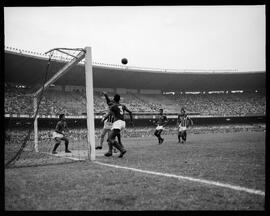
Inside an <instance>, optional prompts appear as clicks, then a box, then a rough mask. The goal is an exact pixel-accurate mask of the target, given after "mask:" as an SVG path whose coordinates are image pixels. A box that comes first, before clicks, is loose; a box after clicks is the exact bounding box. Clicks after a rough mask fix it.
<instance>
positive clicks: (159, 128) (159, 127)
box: [156, 125, 164, 130]
mask: <svg viewBox="0 0 270 216" xmlns="http://www.w3.org/2000/svg"><path fill="white" fill-rule="evenodd" d="M163 129H164V128H163V126H162V125H158V126H157V127H156V130H163Z"/></svg>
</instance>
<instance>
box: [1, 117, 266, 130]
mask: <svg viewBox="0 0 270 216" xmlns="http://www.w3.org/2000/svg"><path fill="white" fill-rule="evenodd" d="M135 117H136V116H135ZM168 118H169V120H170V121H169V124H168V125H169V126H175V125H176V116H168ZM265 118H266V117H265V116H245V117H235V116H232V117H199V116H197V117H192V120H193V122H194V125H196V126H207V125H224V124H258V123H263V124H264V123H265V122H266V119H265ZM58 120H59V119H58V118H57V117H55V118H54V117H51V118H48V117H44V118H39V119H38V126H39V128H40V129H42V128H43V129H45V128H55V125H56V123H57V121H58ZM66 121H67V123H68V126H69V128H86V118H82V117H81V118H76V117H72V118H69V117H66ZM154 121H155V118H153V116H148V117H147V118H146V117H145V118H138V116H137V118H134V124H135V126H136V127H154ZM31 122H32V119H31V118H29V117H11V116H10V117H6V118H5V127H6V129H11V128H21V129H25V128H29V127H30V126H31ZM126 122H127V127H129V118H127V120H126ZM95 127H96V128H102V127H103V125H102V123H101V120H100V118H99V117H96V118H95Z"/></svg>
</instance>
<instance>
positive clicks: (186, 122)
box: [178, 114, 191, 127]
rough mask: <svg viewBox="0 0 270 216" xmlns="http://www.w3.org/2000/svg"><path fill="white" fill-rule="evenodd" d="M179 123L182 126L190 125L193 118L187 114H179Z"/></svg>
mask: <svg viewBox="0 0 270 216" xmlns="http://www.w3.org/2000/svg"><path fill="white" fill-rule="evenodd" d="M178 124H179V126H181V127H189V125H190V124H191V119H190V118H189V117H188V116H187V115H186V114H180V115H178Z"/></svg>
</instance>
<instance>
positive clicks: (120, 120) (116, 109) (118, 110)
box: [104, 94, 133, 158]
mask: <svg viewBox="0 0 270 216" xmlns="http://www.w3.org/2000/svg"><path fill="white" fill-rule="evenodd" d="M125 111H126V112H128V113H129V116H130V121H131V125H133V118H132V112H131V111H130V110H129V109H128V108H127V107H126V106H125V105H122V104H120V95H119V94H116V95H115V96H114V98H113V104H112V105H111V106H110V112H109V113H108V114H107V115H106V116H105V118H104V121H105V120H106V119H107V118H108V117H109V115H111V114H112V115H113V117H114V121H113V125H112V130H111V132H110V134H109V138H108V144H109V151H108V152H107V153H106V154H104V155H105V156H106V157H110V156H112V149H113V146H114V147H116V148H117V149H118V150H119V151H120V155H119V158H121V157H123V155H124V154H125V153H126V152H127V151H126V150H125V148H124V146H123V144H122V145H121V144H119V143H118V142H117V141H116V140H115V138H116V137H117V136H119V137H121V134H120V132H121V130H123V129H124V128H125V127H126V122H125V118H124V114H125Z"/></svg>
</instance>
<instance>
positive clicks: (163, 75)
mask: <svg viewBox="0 0 270 216" xmlns="http://www.w3.org/2000/svg"><path fill="white" fill-rule="evenodd" d="M65 64H66V62H64V60H52V62H51V64H50V69H49V72H48V77H51V76H52V75H53V74H55V73H56V72H57V71H58V70H59V69H61V68H62V67H63V66H64V65H65ZM47 65H48V56H45V55H43V56H42V55H37V54H36V53H33V52H26V51H23V52H22V51H20V50H16V49H14V50H5V82H11V83H20V84H24V85H34V84H37V83H39V84H41V83H42V82H43V80H44V76H45V71H46V67H47ZM265 76H266V73H265V71H258V72H236V71H234V72H224V73H220V72H218V73H215V72H204V73H202V72H194V71H193V72H192V71H180V70H179V72H177V71H176V72H172V71H170V70H161V69H147V68H136V67H124V66H122V65H109V64H99V63H93V80H94V87H95V88H128V89H160V90H163V91H208V90H255V89H265V78H266V77H265ZM54 84H55V85H80V86H85V74H84V65H83V64H79V65H76V66H75V67H73V68H72V69H71V70H70V71H68V72H67V74H65V75H64V76H63V77H61V78H60V79H59V80H57V81H56V82H55V83H54Z"/></svg>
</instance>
